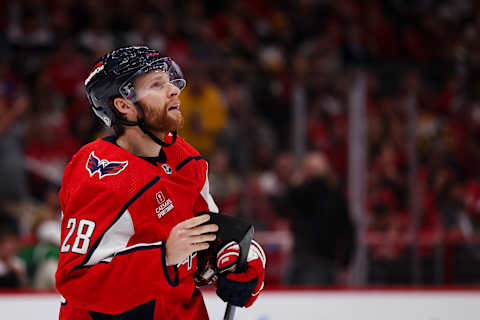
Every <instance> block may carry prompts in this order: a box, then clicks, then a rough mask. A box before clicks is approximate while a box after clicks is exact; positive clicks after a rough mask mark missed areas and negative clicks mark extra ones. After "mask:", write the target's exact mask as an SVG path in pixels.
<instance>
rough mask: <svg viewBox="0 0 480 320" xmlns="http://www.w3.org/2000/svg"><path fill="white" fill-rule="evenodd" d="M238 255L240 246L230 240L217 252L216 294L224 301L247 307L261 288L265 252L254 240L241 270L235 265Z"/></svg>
mask: <svg viewBox="0 0 480 320" xmlns="http://www.w3.org/2000/svg"><path fill="white" fill-rule="evenodd" d="M239 256H240V246H239V245H238V243H236V242H234V241H232V242H230V243H228V244H227V245H225V246H224V247H223V248H222V249H221V250H220V251H219V252H218V254H217V270H218V272H219V273H220V276H219V277H218V280H217V295H218V296H219V297H220V298H221V299H222V300H223V301H225V302H229V303H231V304H232V305H235V306H239V307H249V306H251V305H252V304H253V303H254V302H255V300H256V299H257V297H258V295H259V293H260V291H261V290H262V289H263V280H264V278H265V263H266V258H265V253H264V252H263V249H262V247H261V246H260V245H259V244H258V243H257V242H256V241H254V240H252V244H251V246H250V250H249V252H248V257H247V263H246V266H245V267H244V268H243V270H236V272H232V271H234V269H235V266H236V264H237V262H238V259H239Z"/></svg>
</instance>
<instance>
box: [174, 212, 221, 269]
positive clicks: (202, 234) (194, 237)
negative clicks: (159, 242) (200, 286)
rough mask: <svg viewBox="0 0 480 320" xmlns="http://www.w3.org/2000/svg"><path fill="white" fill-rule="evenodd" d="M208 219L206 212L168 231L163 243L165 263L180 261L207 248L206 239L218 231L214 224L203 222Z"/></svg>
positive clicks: (208, 239) (211, 239) (213, 237)
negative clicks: (168, 233)
mask: <svg viewBox="0 0 480 320" xmlns="http://www.w3.org/2000/svg"><path fill="white" fill-rule="evenodd" d="M208 220H210V216H209V215H208V214H204V215H201V216H198V217H194V218H190V219H188V220H185V221H182V222H180V223H179V224H177V225H176V226H175V227H173V229H172V230H171V231H170V235H169V236H168V239H167V243H166V245H165V247H166V252H165V257H166V262H167V265H168V266H170V265H176V264H179V263H181V262H182V261H183V260H185V258H187V257H188V256H189V255H190V254H192V253H194V252H196V251H201V250H205V249H208V247H209V246H210V245H209V243H208V241H213V240H215V238H216V235H215V234H214V233H213V232H217V231H218V226H217V225H216V224H211V223H210V224H203V223H205V222H207V221H208Z"/></svg>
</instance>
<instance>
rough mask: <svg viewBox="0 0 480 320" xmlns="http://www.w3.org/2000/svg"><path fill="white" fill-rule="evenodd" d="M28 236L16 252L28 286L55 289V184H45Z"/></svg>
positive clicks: (57, 208)
mask: <svg viewBox="0 0 480 320" xmlns="http://www.w3.org/2000/svg"><path fill="white" fill-rule="evenodd" d="M32 215H33V217H32V219H33V220H34V221H32V227H31V231H30V237H31V240H30V241H29V243H28V245H26V246H25V247H24V248H22V250H21V251H20V253H19V257H20V258H21V259H22V260H23V262H24V263H25V265H26V270H27V275H28V283H29V286H31V287H34V288H36V289H55V272H56V271H57V264H58V258H59V254H60V249H59V248H60V221H59V220H60V219H59V218H60V217H59V215H60V202H59V199H58V187H56V186H55V185H48V186H47V187H46V191H45V195H44V199H43V205H41V206H38V207H37V209H36V210H35V211H34V212H32Z"/></svg>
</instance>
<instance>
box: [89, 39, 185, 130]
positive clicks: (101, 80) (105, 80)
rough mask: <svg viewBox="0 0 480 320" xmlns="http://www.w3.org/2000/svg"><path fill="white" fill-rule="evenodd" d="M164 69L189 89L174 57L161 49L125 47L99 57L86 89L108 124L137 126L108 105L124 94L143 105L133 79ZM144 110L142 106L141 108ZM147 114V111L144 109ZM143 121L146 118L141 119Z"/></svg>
mask: <svg viewBox="0 0 480 320" xmlns="http://www.w3.org/2000/svg"><path fill="white" fill-rule="evenodd" d="M152 70H161V71H163V72H166V73H167V74H168V75H169V78H170V82H171V83H172V84H174V85H175V86H176V87H178V88H179V89H180V90H182V89H183V88H185V85H186V81H185V79H184V78H183V74H182V71H181V70H180V67H179V66H178V65H177V64H176V63H175V61H173V59H172V58H169V57H162V56H161V54H160V52H159V51H157V50H154V49H150V48H148V47H125V48H120V49H117V50H114V51H112V52H110V53H108V54H106V55H105V56H103V57H101V58H100V59H98V61H97V62H96V63H95V65H94V66H93V68H92V70H91V71H90V74H89V75H88V77H87V79H86V80H85V89H86V91H87V96H88V99H89V101H90V103H91V105H92V108H93V111H94V112H95V114H96V115H97V116H98V117H99V118H100V119H102V121H103V122H104V123H105V124H106V125H107V126H108V127H110V126H112V124H114V123H121V124H125V125H137V123H131V122H129V121H124V120H121V119H117V118H116V117H115V114H114V113H113V112H112V110H111V109H110V108H109V107H108V100H109V99H110V98H111V97H113V96H115V95H118V94H120V95H121V96H122V97H123V98H125V99H127V100H130V101H131V102H132V103H134V104H135V105H137V107H140V106H139V105H138V104H137V103H136V102H137V100H136V94H135V88H134V86H133V82H134V81H135V79H136V78H138V77H139V76H141V75H143V74H145V73H147V72H149V71H152ZM140 109H141V107H140ZM140 111H141V114H143V113H144V112H143V110H140ZM141 120H142V121H143V119H141Z"/></svg>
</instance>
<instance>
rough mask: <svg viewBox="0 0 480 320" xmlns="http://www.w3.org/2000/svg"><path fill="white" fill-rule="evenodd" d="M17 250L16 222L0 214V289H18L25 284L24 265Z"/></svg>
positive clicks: (18, 242)
mask: <svg viewBox="0 0 480 320" xmlns="http://www.w3.org/2000/svg"><path fill="white" fill-rule="evenodd" d="M19 248H20V239H19V230H18V224H17V221H16V220H15V219H14V218H13V217H12V216H10V215H9V214H8V213H6V212H0V288H20V287H22V286H23V285H24V284H25V280H26V272H25V265H24V264H23V262H22V260H20V258H18V257H17V253H18V250H19Z"/></svg>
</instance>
